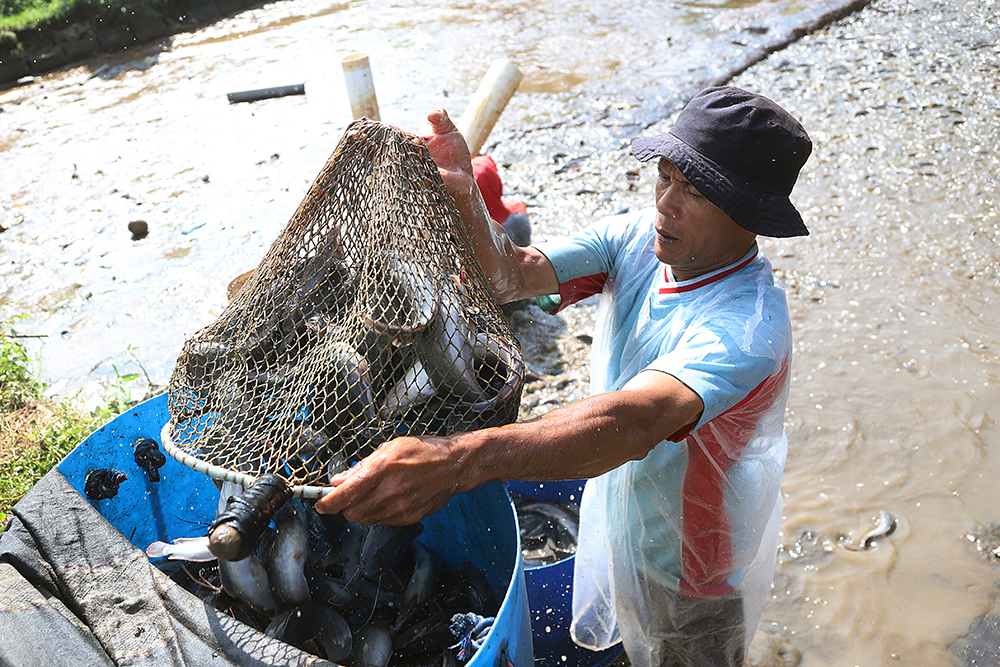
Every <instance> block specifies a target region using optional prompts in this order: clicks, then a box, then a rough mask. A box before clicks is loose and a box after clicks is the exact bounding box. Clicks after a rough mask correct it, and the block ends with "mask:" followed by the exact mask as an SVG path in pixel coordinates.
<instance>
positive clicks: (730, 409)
mask: <svg viewBox="0 0 1000 667" xmlns="http://www.w3.org/2000/svg"><path fill="white" fill-rule="evenodd" d="M654 221H655V211H653V210H652V209H650V210H648V211H644V212H641V213H639V214H630V215H625V216H614V217H611V218H605V219H603V220H601V221H599V222H598V223H596V224H595V225H594V226H593V227H592V228H590V229H589V230H587V231H586V232H584V233H583V234H581V235H579V236H577V237H574V238H573V239H571V240H567V241H559V242H551V243H544V244H538V248H539V249H540V250H541V251H542V252H543V253H545V254H546V256H548V257H549V259H550V260H551V261H552V264H553V266H554V267H555V268H556V273H557V275H558V277H559V281H560V296H561V299H562V303H561V305H560V306H559V307H560V308H561V307H564V306H566V305H568V304H569V303H572V302H574V301H577V300H579V299H580V298H583V297H585V296H588V295H589V294H596V293H600V294H601V302H600V307H599V310H598V315H597V330H596V332H595V337H594V349H593V356H592V362H591V391H592V393H601V392H607V391H615V390H617V389H620V388H621V387H622V386H623V385H624V384H625V383H626V382H628V380H630V379H631V378H633V377H634V376H635V375H636V374H637V373H639V372H640V371H643V370H646V369H655V370H659V371H662V372H665V373H669V374H671V375H674V376H675V377H677V378H678V379H680V380H681V381H682V382H684V383H685V384H686V385H687V386H689V387H690V388H691V389H693V390H694V391H695V392H696V393H698V395H699V396H700V397H701V398H702V400H703V401H704V403H705V410H704V412H703V414H702V416H701V418H700V419H699V421H698V423H697V424H691V425H690V426H689V427H686V428H685V429H682V432H678V433H675V434H674V435H673V436H671V437H670V438H669V439H668V440H664V441H663V442H661V443H660V444H659V445H657V446H656V448H654V449H653V450H652V451H651V452H650V453H649V454H648V455H647V456H646V457H645V458H644V459H642V460H640V461H630V462H628V463H626V464H624V465H622V466H620V467H618V468H616V469H615V470H612V471H610V472H608V473H606V474H604V475H602V476H600V477H597V478H595V479H592V480H590V481H589V482H588V483H587V486H586V488H585V490H584V494H583V499H582V501H581V510H580V539H579V545H578V550H577V556H576V564H575V574H574V584H573V624H572V627H571V633H572V636H573V639H574V641H576V642H577V643H578V644H580V645H582V646H586V647H588V648H591V649H594V650H600V649H604V648H607V647H608V646H611V645H613V644H615V643H617V642H618V641H623V642H624V646H625V649H626V652H627V653H628V655H629V659H630V661H631V662H632V664H633V665H635V666H636V667H646V666H647V665H658V664H660V663H661V662H662V661H663V660H664V659H665V656H666V655H670V656H673V655H675V654H674V653H670V652H669V651H670V650H671V649H670V647H669V646H667V647H664V644H665V643H666V644H668V645H669V644H671V642H674V643H676V642H675V640H676V639H677V637H678V636H683V635H687V636H688V638H689V639H690V635H691V633H692V632H694V633H695V634H696V633H697V630H694V629H693V628H696V627H697V624H695V625H694V626H689V622H690V621H692V620H696V619H697V616H698V615H699V614H703V613H704V610H705V605H703V604H699V601H713V600H720V601H725V600H729V601H731V602H733V604H735V605H736V607H737V611H736V614H735V617H734V618H735V619H736V622H737V623H738V622H739V621H740V620H742V623H743V629H744V632H743V634H742V635H741V636H739V635H738V636H737V638H736V639H735V640H734V641H738V640H739V639H742V640H743V646H740V647H732V648H733V649H736V650H738V654H739V655H741V654H742V652H743V651H745V649H746V648H747V647H748V646H749V643H750V640H751V639H752V637H753V634H754V632H755V629H756V625H757V622H758V619H759V616H760V611H761V608H762V607H763V604H764V601H765V599H766V596H767V594H768V590H769V587H770V583H771V579H772V576H773V568H774V558H775V554H776V550H777V539H778V527H779V522H780V517H781V497H780V494H779V484H780V481H781V475H782V471H783V469H784V463H785V457H786V453H787V440H786V438H785V432H784V410H785V399H786V397H787V391H788V368H789V363H790V352H791V332H790V326H789V320H788V312H787V306H786V303H785V296H784V292H783V291H782V290H781V289H780V288H778V287H775V285H774V282H773V279H772V275H771V265H770V263H769V262H768V261H767V260H766V259H765V258H764V257H763V256H761V255H759V254H758V251H757V248H756V246H755V247H754V248H753V249H751V251H750V252H749V253H748V254H747V256H745V257H744V258H742V259H741V260H740V261H738V262H736V263H735V264H733V265H732V266H729V267H725V268H723V269H721V270H719V271H716V272H714V273H711V274H708V275H704V276H700V277H699V278H696V279H694V280H690V281H685V282H673V281H672V279H671V276H670V273H669V268H668V267H666V265H664V264H662V263H660V262H659V260H657V259H656V256H655V255H654V253H653V241H654V237H655V232H654V230H653V222H654ZM661 589H665V590H667V591H670V592H671V593H672V594H668V595H666V596H664V595H661V594H660V593H659V591H660V590H661ZM740 606H741V607H742V609H740V608H739V607H740ZM685 626H688V627H685Z"/></svg>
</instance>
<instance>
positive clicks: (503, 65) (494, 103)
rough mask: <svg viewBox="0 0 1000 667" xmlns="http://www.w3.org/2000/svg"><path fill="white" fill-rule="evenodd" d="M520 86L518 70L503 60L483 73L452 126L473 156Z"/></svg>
mask: <svg viewBox="0 0 1000 667" xmlns="http://www.w3.org/2000/svg"><path fill="white" fill-rule="evenodd" d="M520 83H521V70H519V69H518V68H517V66H516V65H514V63H512V62H511V61H509V60H507V59H505V58H501V59H498V60H494V61H493V62H492V63H491V64H490V67H489V69H488V70H486V75H485V76H484V77H483V80H482V82H481V83H480V84H479V88H477V89H476V92H475V94H474V95H473V96H472V99H471V100H469V106H468V107H466V109H465V113H463V114H462V117H461V118H459V119H458V122H457V123H456V125H457V126H458V129H459V130H460V131H461V132H462V136H464V137H465V141H466V143H468V144H469V150H470V151H472V154H473V155H478V154H479V149H481V148H482V147H483V144H484V143H486V138H487V137H489V136H490V132H492V131H493V126H494V125H496V122H497V119H499V118H500V114H501V113H502V112H503V110H504V107H506V106H507V102H508V101H510V98H511V97H512V96H513V95H514V91H515V90H517V86H518V84H520Z"/></svg>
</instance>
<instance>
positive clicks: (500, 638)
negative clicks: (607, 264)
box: [58, 394, 534, 667]
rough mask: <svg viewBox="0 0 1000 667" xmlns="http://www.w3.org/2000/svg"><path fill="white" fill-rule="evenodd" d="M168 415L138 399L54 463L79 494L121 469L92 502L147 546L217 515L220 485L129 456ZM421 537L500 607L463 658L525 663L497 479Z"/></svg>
mask: <svg viewBox="0 0 1000 667" xmlns="http://www.w3.org/2000/svg"><path fill="white" fill-rule="evenodd" d="M168 418H169V413H168V411H167V395H166V394H161V395H160V396H157V397H156V398H152V399H150V400H148V401H145V402H144V403H141V404H139V405H137V406H135V407H134V408H132V409H131V410H129V411H128V412H125V413H123V414H121V415H119V416H118V417H116V418H115V419H113V420H111V421H110V422H108V423H107V424H105V425H104V426H102V427H101V428H100V429H98V430H96V431H94V432H93V433H92V434H91V435H90V436H88V437H87V439H86V440H84V441H83V442H81V443H80V444H79V445H78V446H77V447H76V448H75V449H74V450H73V451H72V452H70V454H69V455H68V456H67V457H66V458H65V459H63V460H62V462H60V463H59V465H58V469H59V472H60V473H62V475H63V477H65V478H66V479H67V480H68V481H69V483H70V484H71V485H72V486H73V487H74V488H75V489H76V490H77V491H79V492H80V493H81V494H84V485H85V483H86V478H87V474H88V473H89V472H90V471H91V470H94V469H96V468H111V469H114V470H116V471H120V472H124V473H125V474H126V475H128V480H127V481H125V482H123V483H122V485H121V486H120V487H119V490H118V495H116V496H115V497H114V498H110V499H108V500H100V501H90V502H91V505H93V506H94V507H95V508H96V509H97V510H98V511H99V512H100V513H101V515H103V516H104V517H105V518H106V519H107V520H108V521H109V522H110V523H111V524H112V525H113V526H114V527H115V528H117V529H118V530H119V531H120V532H121V533H122V535H124V536H125V537H127V538H128V539H129V541H130V542H131V543H132V544H134V545H135V546H136V547H138V548H139V549H141V550H143V551H145V550H146V547H148V546H149V545H150V544H151V543H152V542H155V541H157V540H159V541H163V542H171V541H173V540H175V539H177V538H178V537H196V536H201V535H204V534H205V530H206V528H207V527H208V525H209V523H211V521H212V519H213V518H214V517H215V510H216V504H217V502H218V498H219V491H218V489H217V488H216V487H215V485H214V484H213V483H212V481H211V480H210V479H209V478H208V476H207V475H205V474H202V473H199V472H196V471H194V470H192V469H191V468H188V467H187V466H184V465H182V464H180V463H178V462H177V461H175V460H174V459H172V458H171V457H169V456H168V457H167V462H166V465H164V466H163V467H162V468H160V477H161V479H160V481H159V482H151V481H149V478H148V477H147V475H146V473H145V472H144V471H143V470H141V469H140V468H139V467H138V466H137V465H136V464H135V460H134V458H133V445H134V443H135V441H136V440H137V439H138V438H140V437H146V438H150V439H152V440H155V441H156V442H157V443H159V441H160V430H161V429H162V428H163V425H164V424H165V423H166V421H167V419H168ZM424 525H425V528H424V531H423V533H422V534H421V538H420V539H421V541H422V542H423V543H424V544H426V545H427V546H428V547H430V548H431V549H433V550H434V551H435V552H437V554H438V555H439V556H441V557H442V558H443V559H444V560H445V561H447V562H449V563H450V564H452V565H454V566H461V564H462V562H463V560H465V559H468V560H469V561H470V562H471V563H472V564H473V565H475V566H476V567H478V568H479V569H481V570H482V571H483V573H484V574H485V575H486V577H487V579H488V580H489V581H490V583H491V584H492V586H493V588H494V591H495V592H496V593H497V597H501V594H502V602H501V605H500V611H499V612H498V613H497V616H496V621H495V622H494V624H493V628H492V630H491V631H490V633H489V635H488V636H487V639H486V642H485V643H484V645H483V646H482V648H480V649H479V651H478V652H477V653H476V655H475V657H474V658H473V659H472V660H470V661H469V662H468V663H467V664H469V665H475V666H476V667H487V666H489V665H496V666H497V667H507V665H506V664H505V662H504V661H502V658H503V657H504V656H505V657H506V659H507V661H509V662H510V663H512V664H513V665H514V666H515V667H531V665H532V664H533V662H534V659H533V658H534V656H533V652H532V630H531V622H530V620H529V617H528V603H527V596H526V588H525V579H524V568H523V565H522V562H521V542H520V536H519V534H518V528H517V516H516V514H515V512H514V506H513V504H512V503H511V501H510V497H509V496H508V495H507V493H506V491H505V490H504V487H503V486H502V485H501V484H487V485H484V486H481V487H479V488H478V489H475V490H473V491H470V492H469V493H465V494H462V495H459V496H455V497H454V498H452V499H451V501H449V502H448V504H447V505H445V506H444V508H442V509H441V510H440V511H439V512H437V513H436V514H434V515H432V516H430V517H427V518H426V519H425V520H424Z"/></svg>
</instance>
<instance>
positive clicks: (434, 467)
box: [316, 371, 703, 525]
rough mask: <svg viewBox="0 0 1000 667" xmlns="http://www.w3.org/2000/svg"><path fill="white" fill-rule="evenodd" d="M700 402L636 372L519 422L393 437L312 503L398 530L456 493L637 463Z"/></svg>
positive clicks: (677, 384) (657, 375)
mask: <svg viewBox="0 0 1000 667" xmlns="http://www.w3.org/2000/svg"><path fill="white" fill-rule="evenodd" d="M702 408H703V404H702V401H701V398H700V397H699V396H698V395H697V394H696V393H695V392H694V391H692V390H691V389H690V388H688V387H687V386H686V385H685V384H684V383H682V382H681V381H680V380H678V379H677V378H675V377H674V376H672V375H668V374H666V373H662V372H659V371H643V372H641V373H639V374H638V375H637V376H636V377H635V378H633V379H632V380H631V381H630V382H629V383H628V384H626V385H625V386H624V387H623V388H622V389H621V390H619V391H614V392H608V393H604V394H598V395H596V396H591V397H589V398H586V399H583V400H580V401H576V402H574V403H571V404H570V405H567V406H565V407H562V408H559V409H556V410H553V411H552V412H550V413H548V414H546V415H544V416H543V417H540V418H539V419H535V420H532V421H529V422H518V423H514V424H508V425H506V426H500V427H496V428H488V429H483V430H480V431H474V432H471V433H460V434H457V435H454V436H448V437H430V436H423V437H402V438H397V439H395V440H392V441H390V442H387V443H385V444H383V445H382V446H381V447H379V448H378V450H376V451H375V452H374V453H373V454H372V455H370V456H369V457H367V458H366V459H365V460H363V461H361V462H360V463H359V464H357V465H355V466H354V467H353V468H351V469H350V470H348V471H346V472H344V473H341V474H340V475H337V476H336V477H335V478H334V479H333V484H334V485H335V487H336V488H334V489H333V490H332V491H330V493H328V494H327V495H326V496H324V497H323V498H322V499H320V500H319V501H317V503H316V509H317V510H318V511H320V512H323V513H336V512H339V511H343V512H344V517H345V518H346V519H348V520H349V521H360V522H362V523H366V524H371V523H374V522H376V521H378V522H381V523H383V524H385V525H406V524H411V523H415V522H417V521H419V520H420V519H422V518H423V517H425V516H427V515H428V514H432V513H434V512H436V511H437V510H439V509H441V508H442V507H443V506H444V504H445V503H446V502H448V500H449V499H450V498H451V497H452V496H453V495H455V494H456V493H464V492H466V491H469V490H471V489H473V488H475V487H477V486H479V485H481V484H485V483H487V482H499V481H505V480H508V479H518V480H524V481H552V480H562V479H582V478H589V477H596V476H597V475H601V474H603V473H605V472H608V471H609V470H612V469H614V468H617V467H618V466H620V465H622V464H623V463H625V462H627V461H631V460H638V459H642V458H644V457H645V456H646V455H647V454H648V453H649V452H650V451H651V450H652V449H653V448H654V447H656V445H657V444H659V443H660V442H662V441H663V440H665V439H667V438H669V437H670V436H671V435H673V434H675V433H677V432H678V431H680V430H682V429H684V428H685V427H688V426H689V425H691V424H692V423H695V422H697V421H698V417H699V415H700V414H701V410H702Z"/></svg>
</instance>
